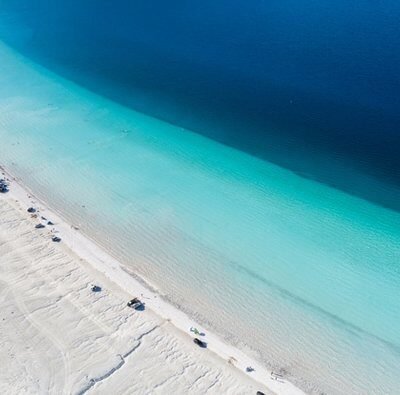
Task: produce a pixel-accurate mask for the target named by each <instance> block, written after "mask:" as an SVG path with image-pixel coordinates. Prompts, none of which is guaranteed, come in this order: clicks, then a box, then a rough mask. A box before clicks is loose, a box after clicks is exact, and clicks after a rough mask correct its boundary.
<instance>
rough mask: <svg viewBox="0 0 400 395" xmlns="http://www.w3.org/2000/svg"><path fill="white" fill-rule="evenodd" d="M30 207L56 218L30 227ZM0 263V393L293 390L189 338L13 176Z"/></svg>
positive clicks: (3, 213) (172, 311) (180, 319)
mask: <svg viewBox="0 0 400 395" xmlns="http://www.w3.org/2000/svg"><path fill="white" fill-rule="evenodd" d="M6 176H7V177H9V178H10V179H11V178H12V177H11V176H10V175H6ZM29 206H34V207H36V208H37V209H38V210H39V213H38V214H39V218H40V216H44V217H46V218H47V219H48V220H51V221H52V222H54V224H55V226H54V227H53V226H46V227H45V228H44V229H35V225H36V224H37V223H38V222H39V219H38V218H32V217H31V214H29V213H28V212H27V211H26V209H27V208H28V207H29ZM42 222H43V221H42ZM52 232H55V233H56V234H57V235H59V236H60V237H61V238H62V241H61V243H53V242H52V241H51V234H52ZM0 271H1V276H0V305H1V318H0V319H1V324H2V325H1V326H0V364H1V366H2V369H0V393H7V394H17V393H18V394H21V393H32V394H33V393H34V394H39V393H40V394H47V393H51V394H61V393H63V394H70V393H72V394H83V393H86V392H92V393H104V394H106V393H107V394H108V393H113V394H122V393H129V394H132V393H135V394H150V393H160V394H161V393H162V394H168V393H177V394H189V393H190V394H205V393H210V394H255V393H256V392H257V391H262V392H264V393H276V394H285V395H289V394H300V393H302V391H300V390H299V389H297V388H296V387H294V386H293V385H292V384H291V383H290V382H288V381H286V380H284V379H282V380H274V379H272V378H271V372H269V371H268V370H266V369H265V368H264V367H263V366H261V365H259V364H258V363H256V362H255V361H253V360H251V359H249V358H248V357H247V356H246V355H244V354H243V353H242V352H240V351H239V350H237V349H235V348H233V347H230V346H228V345H226V344H224V343H223V342H222V341H221V340H220V339H219V338H217V337H216V336H214V335H212V334H210V333H208V332H207V331H205V332H206V334H205V336H203V337H201V338H202V340H204V341H206V342H207V345H208V347H207V349H201V348H199V347H197V346H196V345H195V344H194V343H193V339H192V337H193V336H192V335H191V334H190V331H189V328H190V327H191V326H195V327H197V328H199V329H200V330H203V328H201V327H199V326H198V325H197V324H196V323H194V322H193V321H191V320H190V318H189V317H187V316H186V315H185V314H183V313H182V312H180V311H178V310H177V309H176V308H174V307H173V306H171V305H169V304H167V303H166V302H165V301H163V300H162V298H161V297H160V295H159V294H158V293H157V292H153V291H150V290H149V289H147V288H145V287H144V286H143V285H142V284H141V283H140V282H139V281H137V280H135V279H134V278H133V277H132V276H130V275H129V274H127V273H126V272H125V271H124V270H123V269H122V268H121V266H120V265H119V263H118V262H117V261H115V260H114V259H113V258H112V257H111V256H109V255H108V254H107V253H106V252H105V251H103V250H102V249H101V248H99V247H98V246H97V245H95V244H94V243H93V242H92V241H90V240H88V239H87V238H85V237H84V236H83V235H82V234H80V232H79V230H77V229H74V228H73V227H72V226H71V225H69V224H67V223H65V222H64V221H63V220H62V219H61V218H60V217H59V216H57V215H56V214H55V213H52V212H51V211H50V210H49V209H48V208H46V207H45V205H44V204H43V203H42V202H38V201H37V200H35V199H34V198H33V197H32V194H31V192H30V191H27V190H25V189H24V188H23V187H22V186H21V185H19V184H18V183H17V182H16V181H15V180H13V181H12V182H11V185H10V192H9V193H6V194H3V195H1V196H0ZM91 284H97V285H99V286H101V289H102V290H101V292H98V293H95V292H92V291H91ZM133 296H139V297H140V298H141V299H142V301H144V302H145V310H144V311H135V310H132V309H130V308H129V307H127V306H126V303H127V301H128V300H129V299H130V298H132V297H133ZM228 361H229V362H228ZM247 366H252V367H253V368H254V369H255V371H254V372H251V373H246V372H245V369H246V367H247Z"/></svg>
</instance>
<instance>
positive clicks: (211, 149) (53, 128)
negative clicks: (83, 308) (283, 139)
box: [0, 45, 400, 394]
mask: <svg viewBox="0 0 400 395" xmlns="http://www.w3.org/2000/svg"><path fill="white" fill-rule="evenodd" d="M0 57H1V64H0V141H1V144H0V161H1V163H3V164H4V165H6V166H7V167H9V168H10V169H11V170H12V172H13V173H15V174H16V175H18V176H19V177H20V178H21V179H22V180H23V182H24V183H26V184H27V185H28V186H29V187H31V188H32V189H33V190H34V192H35V193H37V195H38V196H40V197H43V198H45V199H46V201H48V202H49V203H50V204H51V205H52V206H53V207H54V208H55V209H57V210H58V211H61V212H62V213H63V214H64V216H65V217H66V218H67V219H68V220H69V221H71V222H73V223H74V224H80V227H81V228H82V230H83V231H84V232H86V233H87V234H88V235H89V236H91V237H93V238H94V239H95V240H97V241H98V242H100V243H101V244H103V245H105V246H106V247H107V248H108V249H109V250H111V251H112V252H113V254H114V255H115V256H116V257H118V258H119V259H120V260H121V262H123V263H124V265H126V266H127V267H128V268H129V269H132V270H133V271H134V272H136V273H138V274H139V275H141V276H142V277H143V278H145V279H146V280H147V281H148V282H150V283H151V284H153V285H155V286H156V287H157V288H159V289H160V292H162V293H163V294H165V296H166V298H167V299H169V300H171V301H172V302H173V303H175V304H177V305H179V306H181V307H182V308H183V309H184V310H185V311H187V312H188V313H190V314H192V315H193V316H194V317H195V318H197V319H199V320H201V321H202V322H203V323H204V324H205V325H206V326H207V327H208V328H212V329H214V330H215V331H217V332H218V333H220V334H222V335H223V336H224V337H225V338H227V340H229V341H231V342H232V343H235V344H238V345H239V346H240V347H242V348H243V349H245V350H246V351H248V352H249V353H252V354H254V355H255V356H256V357H258V358H260V359H262V360H263V361H264V362H265V363H266V364H268V365H270V366H272V367H273V368H274V369H275V368H283V369H285V370H286V371H287V374H288V375H289V376H290V377H292V379H293V381H294V382H296V383H297V384H299V385H300V386H301V387H302V388H305V389H306V390H308V391H310V392H315V393H319V392H321V391H324V392H326V393H329V394H331V393H333V394H336V393H346V394H360V393H361V394H369V393H372V394H395V393H398V388H400V379H399V378H398V372H397V368H398V366H400V317H399V311H400V306H399V305H400V286H399V279H400V266H399V264H400V258H399V257H400V215H399V214H398V213H396V212H394V211H390V210H387V209H384V208H381V207H378V206H375V205H373V204H371V203H368V202H366V201H363V200H361V199H358V198H356V197H352V196H349V195H346V194H344V193H342V192H339V191H336V190H335V189H332V188H329V187H326V186H324V185H322V184H318V183H315V182H312V181H310V180H306V179H303V178H301V177H299V176H297V175H295V174H293V173H291V172H289V171H287V170H283V169H281V168H279V167H277V166H274V165H272V164H270V163H268V162H265V161H261V160H258V159H255V158H253V157H251V156H248V155H246V154H243V153H241V152H239V151H236V150H233V149H230V148H227V147H224V146H222V145H219V144H217V143H215V142H213V141H211V140H208V139H206V138H203V137H200V136H198V135H196V134H193V133H190V132H188V131H184V130H182V129H179V128H176V127H174V126H172V125H169V124H166V123H163V122H160V121H158V120H156V119H153V118H150V117H146V116H143V115H141V114H139V113H135V112H133V111H131V110H128V109H125V108H123V107H121V106H119V105H117V104H115V103H113V102H111V101H108V100H106V99H103V98H101V97H99V96H96V95H94V94H92V93H89V92H87V91H85V90H84V89H81V88H79V87H78V86H76V85H74V84H72V83H70V82H68V81H66V80H63V79H61V78H60V77H58V76H56V75H54V74H51V73H50V72H48V71H46V70H45V69H43V68H40V67H38V66H36V65H35V64H33V63H30V62H28V61H27V60H26V59H24V58H22V57H20V56H19V55H17V54H16V53H14V52H13V51H11V50H10V49H8V48H7V47H6V46H4V45H0ZM354 177H356V176H354Z"/></svg>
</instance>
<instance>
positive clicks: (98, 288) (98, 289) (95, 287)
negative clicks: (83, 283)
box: [91, 285, 101, 292]
mask: <svg viewBox="0 0 400 395" xmlns="http://www.w3.org/2000/svg"><path fill="white" fill-rule="evenodd" d="M91 289H92V291H93V292H100V291H101V287H99V286H98V285H92V288H91Z"/></svg>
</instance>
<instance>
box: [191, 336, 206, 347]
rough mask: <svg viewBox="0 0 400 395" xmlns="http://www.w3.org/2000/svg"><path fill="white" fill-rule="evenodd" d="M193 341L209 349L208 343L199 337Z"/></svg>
mask: <svg viewBox="0 0 400 395" xmlns="http://www.w3.org/2000/svg"><path fill="white" fill-rule="evenodd" d="M193 341H194V342H195V343H196V344H197V345H198V346H199V347H201V348H207V343H206V342H203V341H202V340H200V339H198V338H197V337H196V338H194V339H193Z"/></svg>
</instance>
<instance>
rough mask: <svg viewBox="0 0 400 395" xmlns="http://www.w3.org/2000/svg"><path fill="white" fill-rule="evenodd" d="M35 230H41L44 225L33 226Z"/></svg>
mask: <svg viewBox="0 0 400 395" xmlns="http://www.w3.org/2000/svg"><path fill="white" fill-rule="evenodd" d="M35 228H36V229H42V228H44V225H43V224H37V225H36V226H35Z"/></svg>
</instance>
